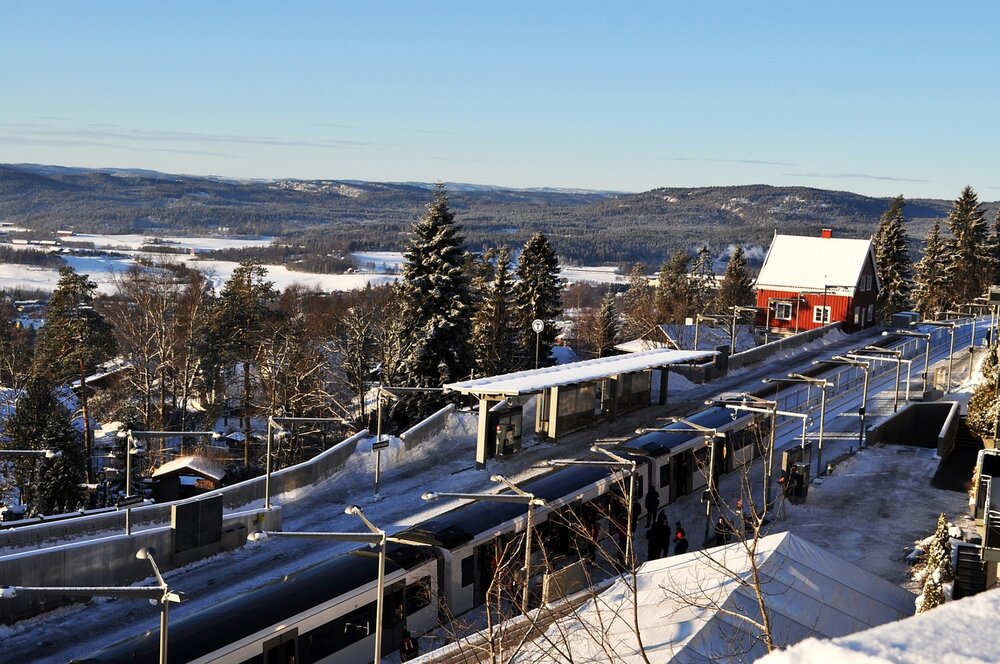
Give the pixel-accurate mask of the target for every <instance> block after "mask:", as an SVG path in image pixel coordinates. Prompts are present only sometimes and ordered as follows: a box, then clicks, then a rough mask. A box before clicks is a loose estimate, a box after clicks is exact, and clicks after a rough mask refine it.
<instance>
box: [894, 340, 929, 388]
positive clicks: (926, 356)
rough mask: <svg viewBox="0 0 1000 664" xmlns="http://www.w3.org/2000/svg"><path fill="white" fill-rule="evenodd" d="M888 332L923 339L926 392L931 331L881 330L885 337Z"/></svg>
mask: <svg viewBox="0 0 1000 664" xmlns="http://www.w3.org/2000/svg"><path fill="white" fill-rule="evenodd" d="M890 334H895V335H899V336H901V337H916V338H917V339H923V340H924V372H923V383H924V389H923V391H924V392H927V375H928V374H929V373H930V370H931V369H930V362H931V333H930V332H910V331H909V330H895V331H893V332H889V331H886V332H883V333H882V336H883V337H887V336H889V335H890Z"/></svg>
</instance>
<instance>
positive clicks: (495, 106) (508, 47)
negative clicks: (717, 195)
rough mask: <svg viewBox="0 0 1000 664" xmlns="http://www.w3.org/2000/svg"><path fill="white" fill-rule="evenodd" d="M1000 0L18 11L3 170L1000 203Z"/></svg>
mask: <svg viewBox="0 0 1000 664" xmlns="http://www.w3.org/2000/svg"><path fill="white" fill-rule="evenodd" d="M998 26H1000V4H998V3H989V2H978V3H972V2H956V3H943V2H939V1H938V2H918V1H913V2H903V1H900V2H876V1H875V0H870V1H869V2H824V3H813V2H802V1H801V0H799V1H797V2H756V3H752V2H648V3H640V2H636V3H611V2H606V1H604V2H586V1H576V2H513V1H511V0H505V1H504V2H494V3H486V2H478V1H471V0H470V1H465V2H437V1H435V0H425V1H424V2H412V1H411V2H352V3H348V2H333V1H329V2H287V3H284V2H283V3H277V2H266V3H265V2H252V1H247V0H244V1H243V2H181V1H177V2H159V3H145V2H130V1H122V2H101V1H94V0H91V1H88V2H76V1H74V2H49V1H45V0H38V1H33V2H20V1H14V0H0V162H35V163H48V164H60V165H68V166H95V167H132V168H151V169H156V170H161V171H166V172H172V173H191V174H206V175H222V176H231V177H260V178H277V177H294V178H330V179H362V180H381V181H406V180H419V181H435V180H445V181H456V182H472V183H481V184H496V185H504V186H512V187H545V186H548V187H576V188H595V189H616V190H625V191H643V190H647V189H651V188H654V187H661V186H700V185H722V184H748V183H765V184H775V185H803V186H811V187H821V188H830V189H843V190H850V191H856V192H860V193H864V194H871V195H893V194H898V193H901V194H904V195H905V196H907V197H908V198H917V197H923V196H929V197H941V198H949V199H951V198H955V197H956V196H957V195H958V194H959V192H960V191H961V188H962V187H963V186H964V185H966V184H971V185H972V186H973V187H974V188H976V189H977V191H979V192H980V197H981V199H983V200H994V199H997V198H1000V194H998V192H1000V131H998V127H997V125H998V119H1000V103H998V102H1000V99H998V97H1000V85H998V83H1000V81H998V77H1000V39H998V38H997V36H996V35H997V30H998Z"/></svg>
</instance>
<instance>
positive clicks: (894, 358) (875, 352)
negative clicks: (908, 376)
mask: <svg viewBox="0 0 1000 664" xmlns="http://www.w3.org/2000/svg"><path fill="white" fill-rule="evenodd" d="M902 356H903V351H901V350H899V349H896V348H881V347H879V346H865V347H864V348H859V349H857V350H854V351H851V352H850V353H847V355H845V357H847V358H848V359H851V360H858V361H861V362H864V361H877V362H895V363H896V391H895V392H894V393H893V397H892V412H894V413H895V412H896V411H897V410H899V371H900V367H902V365H903V362H906V363H907V373H909V367H910V366H911V364H912V362H911V360H904V359H903V357H902ZM907 388H909V386H907ZM907 399H909V390H907Z"/></svg>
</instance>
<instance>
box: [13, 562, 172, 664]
mask: <svg viewBox="0 0 1000 664" xmlns="http://www.w3.org/2000/svg"><path fill="white" fill-rule="evenodd" d="M155 554H156V550H155V549H153V548H152V547H143V548H141V549H139V550H138V551H137V552H136V554H135V557H136V558H138V559H139V560H148V561H149V564H150V565H152V566H153V576H155V577H156V581H157V584H158V585H156V586H152V587H150V586H146V587H137V586H121V587H115V586H107V587H104V586H76V587H68V588H58V587H53V586H7V587H5V588H0V599H13V598H15V597H17V596H18V595H21V594H24V595H48V596H52V595H58V596H62V597H124V598H129V597H131V598H137V599H148V600H150V601H154V602H156V603H158V604H159V605H160V664H167V623H168V607H169V606H170V603H171V602H174V603H179V602H183V601H184V600H185V599H186V597H185V596H184V593H182V592H180V591H177V590H170V588H169V587H168V586H167V582H166V581H165V580H164V579H163V576H162V575H161V574H160V568H159V567H157V565H156V561H155V560H153V556H154V555H155Z"/></svg>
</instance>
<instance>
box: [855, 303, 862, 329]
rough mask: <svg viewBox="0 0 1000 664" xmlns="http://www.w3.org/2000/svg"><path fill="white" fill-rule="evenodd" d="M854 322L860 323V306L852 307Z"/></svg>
mask: <svg viewBox="0 0 1000 664" xmlns="http://www.w3.org/2000/svg"><path fill="white" fill-rule="evenodd" d="M854 324H855V325H861V324H862V323H861V307H854Z"/></svg>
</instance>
